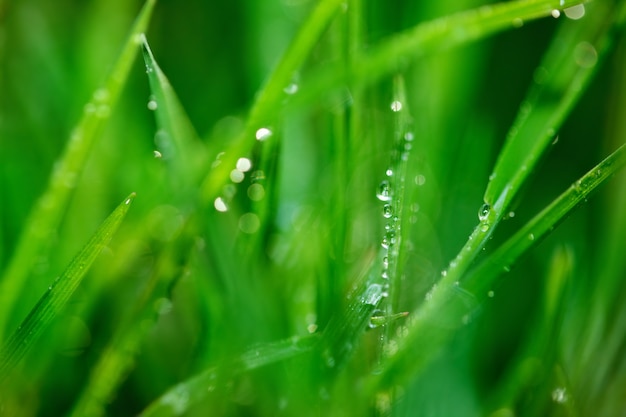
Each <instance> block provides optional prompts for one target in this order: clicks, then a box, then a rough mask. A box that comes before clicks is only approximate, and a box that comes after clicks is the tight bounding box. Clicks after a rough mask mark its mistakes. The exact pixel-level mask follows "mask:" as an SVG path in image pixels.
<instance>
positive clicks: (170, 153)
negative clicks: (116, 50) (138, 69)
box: [141, 34, 206, 189]
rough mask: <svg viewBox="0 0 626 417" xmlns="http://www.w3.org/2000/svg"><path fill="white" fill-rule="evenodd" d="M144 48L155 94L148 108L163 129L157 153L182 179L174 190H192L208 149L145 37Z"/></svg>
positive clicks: (158, 133)
mask: <svg viewBox="0 0 626 417" xmlns="http://www.w3.org/2000/svg"><path fill="white" fill-rule="evenodd" d="M141 46H142V51H143V58H144V61H145V63H146V73H147V74H148V80H149V81H150V89H151V91H152V98H151V100H150V102H149V103H148V108H150V109H152V110H154V112H155V114H156V119H157V126H158V129H159V130H158V131H157V134H156V138H155V140H156V142H157V143H156V145H157V152H159V157H161V158H163V160H165V161H166V162H168V163H169V164H170V168H171V169H170V173H171V175H172V176H177V177H178V178H174V180H178V181H177V182H178V184H173V185H174V189H180V188H189V187H190V186H192V185H195V182H197V181H198V180H199V179H200V174H201V169H202V168H203V167H204V164H205V162H206V161H205V150H204V148H203V147H202V146H201V145H202V142H201V141H200V139H199V138H198V135H197V133H196V131H195V129H194V128H193V126H192V124H191V122H190V120H189V118H188V117H187V114H186V113H185V110H184V109H183V106H182V105H181V104H180V101H179V100H178V97H177V96H176V93H175V92H174V89H173V88H172V86H171V84H170V82H169V81H168V79H167V77H166V76H165V74H164V73H163V71H162V70H161V68H160V67H159V65H158V64H157V62H156V60H155V59H154V55H153V54H152V50H151V49H150V45H148V41H147V40H146V37H145V36H144V35H143V34H142V35H141Z"/></svg>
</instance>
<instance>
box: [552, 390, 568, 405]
mask: <svg viewBox="0 0 626 417" xmlns="http://www.w3.org/2000/svg"><path fill="white" fill-rule="evenodd" d="M552 400H553V401H554V402H556V403H559V404H563V403H565V402H567V390H566V389H565V388H561V387H560V388H556V389H555V390H554V391H552Z"/></svg>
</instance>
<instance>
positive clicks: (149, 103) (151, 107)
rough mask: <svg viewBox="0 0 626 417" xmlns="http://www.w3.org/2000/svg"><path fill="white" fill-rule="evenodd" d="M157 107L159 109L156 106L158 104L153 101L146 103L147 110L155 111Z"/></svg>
mask: <svg viewBox="0 0 626 417" xmlns="http://www.w3.org/2000/svg"><path fill="white" fill-rule="evenodd" d="M157 107H159V105H158V103H157V102H156V100H155V99H150V100H149V101H148V110H152V111H154V110H156V109H157Z"/></svg>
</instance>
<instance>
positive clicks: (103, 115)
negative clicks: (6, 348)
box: [0, 0, 156, 340]
mask: <svg viewBox="0 0 626 417" xmlns="http://www.w3.org/2000/svg"><path fill="white" fill-rule="evenodd" d="M155 2H156V0H148V1H146V3H145V5H144V6H143V9H142V10H141V12H140V13H139V16H138V17H137V19H136V21H135V23H134V25H133V28H132V30H131V33H130V36H129V37H128V39H127V41H126V44H125V45H124V47H123V49H122V52H121V54H120V56H119V59H118V61H117V63H116V64H115V66H114V67H113V70H112V72H111V74H110V75H109V77H108V78H107V80H106V81H105V83H104V86H103V87H101V88H99V89H97V90H96V91H95V92H94V94H93V98H92V100H91V101H90V102H89V103H87V105H86V106H85V111H84V113H83V116H82V119H81V120H80V121H79V122H78V125H77V126H76V127H75V129H74V130H73V132H72V134H71V137H70V139H69V142H68V143H67V145H66V148H65V150H64V153H63V155H62V157H61V159H60V160H59V161H58V162H57V163H56V164H55V168H54V172H53V173H52V175H51V176H50V182H49V183H48V186H47V188H46V190H45V191H44V192H43V194H42V196H41V197H40V198H39V200H38V201H37V203H36V205H35V207H34V208H33V209H32V211H31V213H30V215H29V216H28V219H27V220H26V223H25V226H24V229H23V232H22V234H21V236H20V239H19V242H18V244H17V247H16V249H15V253H14V255H13V257H12V258H11V260H10V263H9V265H8V266H7V268H6V270H5V271H4V273H3V275H2V280H1V281H0V340H3V337H2V335H3V333H4V331H5V330H6V329H5V327H6V325H7V320H8V317H9V315H10V313H11V311H12V308H13V306H14V304H15V303H16V301H17V300H18V298H19V295H20V293H21V291H22V289H23V287H24V286H25V285H26V282H27V277H28V275H29V273H30V271H31V268H32V265H33V259H37V258H38V257H39V256H40V254H41V251H43V250H44V249H43V248H44V247H45V244H46V242H47V241H48V239H49V236H50V234H51V233H52V232H53V231H54V230H56V229H57V228H58V225H59V223H60V222H61V219H62V217H63V214H64V213H65V210H66V207H67V205H68V201H69V199H70V197H71V195H72V194H73V190H74V187H75V184H76V180H77V178H78V177H79V176H80V174H81V172H82V170H83V168H84V166H85V163H86V161H87V157H88V156H89V151H90V149H91V148H92V146H93V143H94V141H95V140H96V138H97V135H98V133H99V132H100V130H101V128H102V126H103V125H104V123H105V122H106V120H107V119H108V118H109V115H110V114H111V112H112V111H113V110H114V108H115V106H116V104H117V101H118V99H119V96H120V93H121V91H122V88H123V87H124V84H125V83H126V80H127V78H128V73H129V71H130V68H131V65H132V63H133V60H134V56H135V53H136V49H137V40H138V36H139V35H140V34H141V33H143V32H144V31H145V30H146V28H147V25H148V22H149V19H150V16H151V14H152V10H153V8H154V4H155Z"/></svg>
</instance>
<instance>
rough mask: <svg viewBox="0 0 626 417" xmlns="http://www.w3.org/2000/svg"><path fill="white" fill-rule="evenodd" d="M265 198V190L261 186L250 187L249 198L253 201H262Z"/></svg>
mask: <svg viewBox="0 0 626 417" xmlns="http://www.w3.org/2000/svg"><path fill="white" fill-rule="evenodd" d="M263 197H265V188H263V186H262V185H261V184H252V185H251V186H250V187H248V198H250V200H252V201H261V200H263Z"/></svg>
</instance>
